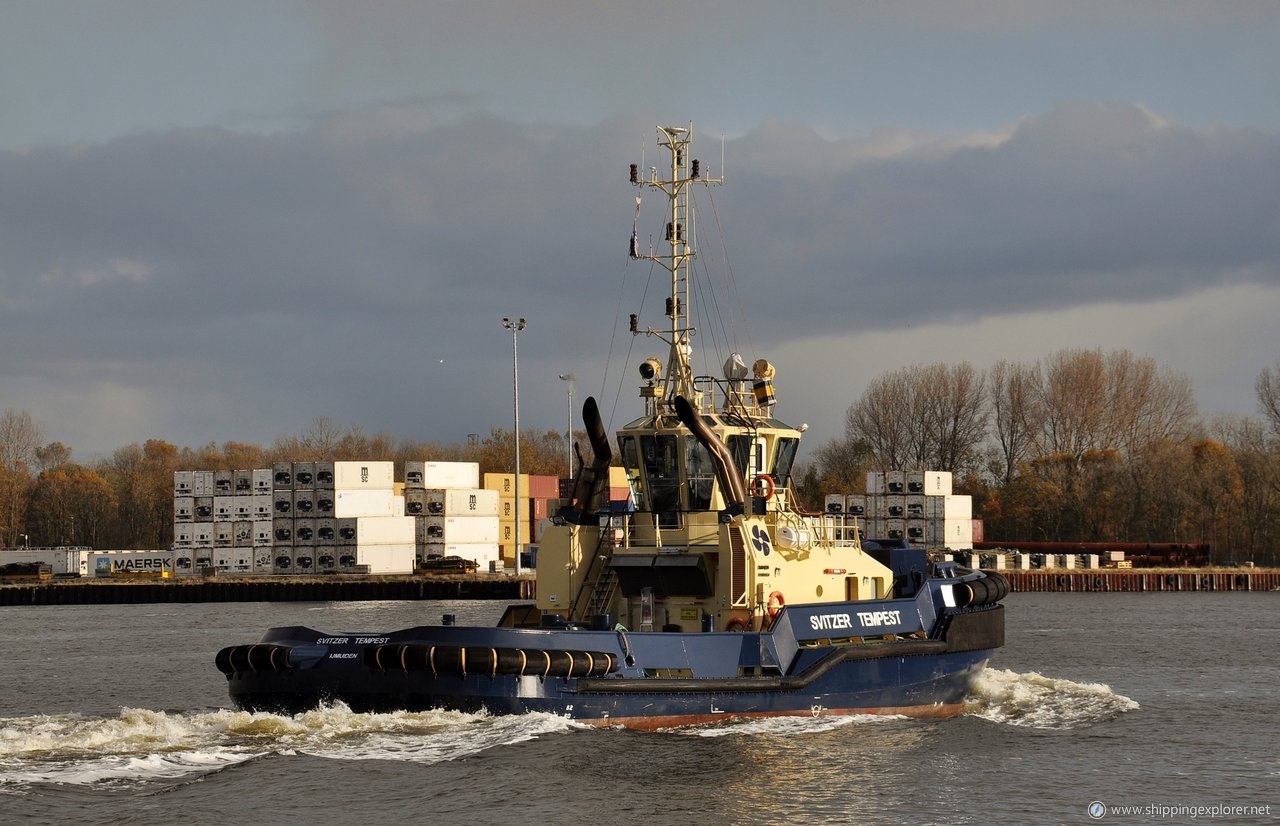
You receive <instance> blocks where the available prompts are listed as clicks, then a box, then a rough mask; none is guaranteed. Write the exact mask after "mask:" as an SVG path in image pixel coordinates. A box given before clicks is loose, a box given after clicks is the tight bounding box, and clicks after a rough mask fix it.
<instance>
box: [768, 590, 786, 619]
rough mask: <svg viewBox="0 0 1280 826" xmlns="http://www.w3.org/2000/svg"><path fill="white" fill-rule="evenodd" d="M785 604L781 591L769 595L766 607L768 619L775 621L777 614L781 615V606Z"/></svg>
mask: <svg viewBox="0 0 1280 826" xmlns="http://www.w3.org/2000/svg"><path fill="white" fill-rule="evenodd" d="M786 604H787V599H786V597H784V596H783V595H782V592H781V591H774V592H773V593H772V594H770V595H769V603H768V606H767V609H766V610H768V612H769V619H777V618H778V614H781V613H782V606H784V605H786Z"/></svg>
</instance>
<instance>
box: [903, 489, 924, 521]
mask: <svg viewBox="0 0 1280 826" xmlns="http://www.w3.org/2000/svg"><path fill="white" fill-rule="evenodd" d="M924 508H925V504H924V494H923V493H908V494H907V518H908V519H924Z"/></svg>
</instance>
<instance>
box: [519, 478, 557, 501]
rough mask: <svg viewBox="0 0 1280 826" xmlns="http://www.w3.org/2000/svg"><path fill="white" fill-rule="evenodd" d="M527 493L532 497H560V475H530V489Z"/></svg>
mask: <svg viewBox="0 0 1280 826" xmlns="http://www.w3.org/2000/svg"><path fill="white" fill-rule="evenodd" d="M525 495H526V496H528V497H529V498H530V499H559V498H560V477H558V476H530V477H529V490H528V492H527V493H526V494H525Z"/></svg>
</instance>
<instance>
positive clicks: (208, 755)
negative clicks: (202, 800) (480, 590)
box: [0, 704, 581, 793]
mask: <svg viewBox="0 0 1280 826" xmlns="http://www.w3.org/2000/svg"><path fill="white" fill-rule="evenodd" d="M580 727H581V726H579V725H578V724H576V723H573V722H571V721H569V720H565V719H564V718H561V717H556V716H553V715H550V714H526V715H520V716H510V717H507V716H503V717H490V716H488V715H485V714H462V713H459V712H450V711H428V712H416V713H411V712H392V713H387V714H357V713H355V712H353V711H351V710H350V709H349V708H347V707H346V706H345V705H341V704H338V705H333V706H328V707H323V708H319V709H315V710H313V711H308V712H304V713H301V714H296V715H292V716H288V715H276V714H266V713H256V714H251V713H249V712H243V711H232V710H217V711H208V712H202V713H195V714H183V713H174V712H165V711H152V710H148V709H136V708H125V709H122V710H121V712H120V715H119V716H118V717H114V718H87V717H81V716H78V715H53V716H34V717H17V718H9V719H0V793H15V792H21V790H23V789H25V788H27V787H29V786H31V785H33V784H40V783H54V784H65V785H106V786H114V785H133V784H137V783H145V782H149V781H163V780H177V779H183V778H189V777H192V776H197V775H204V774H211V773H214V772H217V771H221V770H223V769H225V768H228V767H230V766H235V765H239V764H242V763H247V762H249V761H252V760H258V759H262V758H268V757H272V756H289V755H298V754H304V755H309V756H312V757H322V758H329V759H335V760H374V759H376V760H399V761H406V762H418V763H438V762H443V761H446V760H456V759H459V758H463V757H468V756H471V755H474V754H477V753H479V752H482V751H485V750H487V749H491V748H494V747H497V746H504V745H510V744H513V743H519V742H523V741H526V740H532V739H535V738H537V737H539V736H542V735H547V734H555V733H559V732H564V731H569V730H572V729H576V728H580Z"/></svg>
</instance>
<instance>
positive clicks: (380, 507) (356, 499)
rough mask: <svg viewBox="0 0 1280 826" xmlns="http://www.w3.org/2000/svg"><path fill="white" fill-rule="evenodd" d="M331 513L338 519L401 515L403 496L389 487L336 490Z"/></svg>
mask: <svg viewBox="0 0 1280 826" xmlns="http://www.w3.org/2000/svg"><path fill="white" fill-rule="evenodd" d="M397 505H399V509H398V510H397ZM333 515H334V516H335V517H337V518H339V519H345V518H349V517H356V516H403V515H404V497H403V496H399V497H398V496H396V495H395V494H393V493H392V492H391V490H390V488H388V489H387V490H338V491H335V493H334V502H333Z"/></svg>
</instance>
